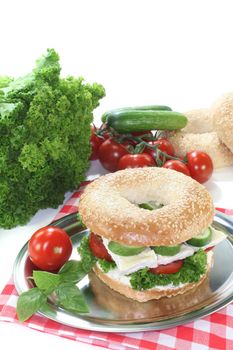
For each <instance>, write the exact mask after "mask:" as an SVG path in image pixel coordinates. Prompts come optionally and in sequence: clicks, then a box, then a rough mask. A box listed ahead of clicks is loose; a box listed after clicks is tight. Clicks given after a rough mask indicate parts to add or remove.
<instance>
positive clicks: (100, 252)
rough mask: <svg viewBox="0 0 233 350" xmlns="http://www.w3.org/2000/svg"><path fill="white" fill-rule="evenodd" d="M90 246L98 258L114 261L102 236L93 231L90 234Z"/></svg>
mask: <svg viewBox="0 0 233 350" xmlns="http://www.w3.org/2000/svg"><path fill="white" fill-rule="evenodd" d="M89 246H90V249H91V251H92V253H93V254H94V255H95V257H96V258H99V259H104V260H107V261H113V260H112V257H111V255H110V254H108V251H107V249H106V248H105V246H104V244H103V241H102V238H101V237H100V236H98V235H95V234H94V233H93V232H92V233H91V234H90V240H89Z"/></svg>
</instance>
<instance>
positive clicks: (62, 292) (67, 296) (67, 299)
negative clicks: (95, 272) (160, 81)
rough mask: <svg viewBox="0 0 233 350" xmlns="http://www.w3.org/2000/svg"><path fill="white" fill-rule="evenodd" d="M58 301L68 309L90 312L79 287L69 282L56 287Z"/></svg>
mask: <svg viewBox="0 0 233 350" xmlns="http://www.w3.org/2000/svg"><path fill="white" fill-rule="evenodd" d="M55 293H56V296H57V303H58V305H59V306H61V307H63V308H64V309H66V310H69V311H74V312H82V313H83V312H89V309H88V306H87V303H86V301H85V299H84V296H83V295H82V293H81V292H80V290H79V288H78V287H77V286H76V285H74V284H72V283H69V282H65V283H62V284H60V285H59V286H58V287H57V288H56V289H55Z"/></svg>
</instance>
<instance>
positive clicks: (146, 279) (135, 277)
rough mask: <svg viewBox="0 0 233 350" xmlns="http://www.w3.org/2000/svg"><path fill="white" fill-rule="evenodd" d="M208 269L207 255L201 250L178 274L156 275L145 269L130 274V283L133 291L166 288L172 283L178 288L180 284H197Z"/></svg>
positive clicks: (185, 262) (186, 262)
mask: <svg viewBox="0 0 233 350" xmlns="http://www.w3.org/2000/svg"><path fill="white" fill-rule="evenodd" d="M206 267H207V255H206V253H205V252H204V251H203V250H199V251H198V252H197V253H195V254H194V255H192V256H190V257H188V258H186V259H185V260H184V265H183V266H182V268H181V269H180V271H179V272H177V273H173V274H168V275H165V274H154V273H152V272H150V271H149V269H148V268H144V269H142V270H139V271H136V272H133V273H132V274H130V283H131V286H132V288H133V289H137V290H144V289H149V288H153V287H155V286H166V285H168V284H170V283H172V284H173V285H174V286H177V285H179V284H180V283H192V282H197V281H199V279H200V277H201V275H203V274H204V273H205V271H206Z"/></svg>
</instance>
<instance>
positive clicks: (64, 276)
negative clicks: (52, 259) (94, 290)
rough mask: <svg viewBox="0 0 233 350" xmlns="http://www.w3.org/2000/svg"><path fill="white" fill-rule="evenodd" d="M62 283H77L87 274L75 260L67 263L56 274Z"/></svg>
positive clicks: (80, 263)
mask: <svg viewBox="0 0 233 350" xmlns="http://www.w3.org/2000/svg"><path fill="white" fill-rule="evenodd" d="M58 273H59V275H60V277H61V280H62V281H63V282H72V283H78V282H79V281H81V280H82V279H83V278H84V277H85V276H86V274H87V272H86V271H85V270H84V268H83V265H82V262H81V261H77V260H69V261H67V262H66V263H65V264H64V265H63V266H62V268H61V269H60V271H59V272H58Z"/></svg>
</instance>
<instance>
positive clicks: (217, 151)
mask: <svg viewBox="0 0 233 350" xmlns="http://www.w3.org/2000/svg"><path fill="white" fill-rule="evenodd" d="M166 136H167V137H168V138H169V140H170V142H171V143H172V145H173V147H174V151H175V154H176V155H177V156H185V155H186V154H187V152H189V151H194V150H198V151H202V152H205V153H207V154H208V155H209V156H210V157H211V159H212V161H213V165H214V168H223V167H227V166H230V165H232V164H233V153H231V151H230V150H229V149H228V148H227V147H226V146H225V145H224V144H223V143H222V142H221V141H220V139H219V138H218V135H217V133H216V132H214V131H213V132H207V133H203V134H192V133H185V132H182V131H179V132H175V133H174V132H172V133H168V134H167V135H166Z"/></svg>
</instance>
